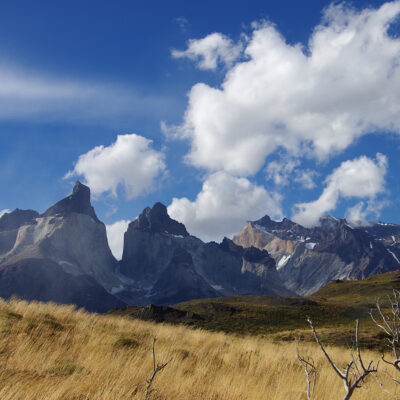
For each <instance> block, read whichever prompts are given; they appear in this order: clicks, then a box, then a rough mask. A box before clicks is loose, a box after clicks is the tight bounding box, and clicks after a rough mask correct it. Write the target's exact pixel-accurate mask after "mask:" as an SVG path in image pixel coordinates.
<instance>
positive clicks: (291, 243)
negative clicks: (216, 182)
mask: <svg viewBox="0 0 400 400" xmlns="http://www.w3.org/2000/svg"><path fill="white" fill-rule="evenodd" d="M233 241H234V242H235V243H236V244H238V245H241V246H243V247H248V246H254V247H257V248H259V249H265V250H267V251H268V252H269V254H270V255H271V256H272V257H273V258H274V259H275V261H276V265H277V270H278V273H279V276H280V277H281V279H282V281H283V282H285V285H286V286H287V287H288V288H289V289H291V290H293V291H295V292H296V293H297V294H300V295H309V294H312V293H314V292H316V291H317V290H319V289H320V288H322V287H323V286H325V285H326V284H327V283H329V282H330V281H332V280H334V279H363V278H366V277H368V276H371V275H376V274H380V273H384V272H388V271H393V270H396V269H399V267H400V261H399V260H400V226H399V225H394V224H385V223H379V222H378V223H368V224H367V225H366V226H354V225H351V224H349V223H348V222H347V221H346V220H345V219H337V218H334V217H330V216H326V217H323V218H321V220H320V225H319V226H317V227H314V228H306V227H303V226H301V225H299V224H296V223H295V222H293V221H290V220H288V219H286V218H285V219H283V220H282V221H281V222H276V221H273V220H271V219H270V218H269V216H267V215H266V216H264V217H263V218H261V219H259V220H257V221H248V222H246V223H245V225H244V227H243V228H242V230H241V231H240V232H239V234H237V235H236V236H235V237H234V238H233Z"/></svg>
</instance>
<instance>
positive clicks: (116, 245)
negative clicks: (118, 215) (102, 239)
mask: <svg viewBox="0 0 400 400" xmlns="http://www.w3.org/2000/svg"><path fill="white" fill-rule="evenodd" d="M129 222H130V221H126V220H121V221H116V222H114V223H113V224H111V225H106V229H107V238H108V245H109V246H110V249H111V251H112V253H113V254H114V257H115V258H116V259H118V260H120V259H121V258H122V252H123V249H124V233H125V232H126V230H127V229H128V225H129Z"/></svg>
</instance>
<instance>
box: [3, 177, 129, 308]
mask: <svg viewBox="0 0 400 400" xmlns="http://www.w3.org/2000/svg"><path fill="white" fill-rule="evenodd" d="M0 238H2V240H1V241H0V270H1V273H2V282H1V283H2V284H1V288H0V296H2V297H9V296H10V295H11V294H15V295H18V296H21V297H24V298H29V299H33V298H35V299H44V298H45V299H47V300H54V301H58V300H59V299H63V301H61V302H63V303H65V302H71V303H75V304H77V305H78V306H86V307H88V308H89V309H91V310H103V309H104V305H105V304H107V306H108V305H110V304H113V303H114V304H115V305H117V304H118V305H122V304H123V303H122V302H121V301H119V300H118V299H116V298H114V297H113V296H112V295H110V294H109V293H108V292H107V291H110V290H111V288H112V287H114V286H118V285H119V283H120V282H119V280H118V278H117V277H116V276H115V269H116V265H117V261H116V260H115V259H114V257H113V256H112V254H111V251H110V249H109V247H108V243H107V236H106V229H105V226H104V224H103V223H101V222H100V221H99V220H98V219H97V216H96V214H95V212H94V210H93V207H92V206H91V204H90V190H89V188H88V187H87V186H84V185H82V184H81V183H79V182H77V184H76V185H75V187H74V189H73V192H72V194H71V195H70V196H68V197H66V198H65V199H63V200H61V201H60V202H58V203H56V204H55V205H54V206H52V207H50V208H49V209H48V210H47V211H46V212H45V213H43V214H42V215H39V214H38V213H36V212H34V211H30V210H28V211H21V210H15V211H14V212H12V213H10V214H5V215H4V216H3V217H2V218H1V219H0ZM38 271H41V273H39V272H38ZM39 276H41V277H42V278H41V279H40V278H39ZM5 281H7V282H8V286H7V285H5V284H4V282H5ZM39 282H40V284H39ZM60 282H64V284H65V288H64V289H62V287H61V286H57V287H59V290H58V291H53V290H52V289H51V288H54V285H60ZM78 283H79V284H78ZM39 287H40V288H41V290H40V291H39V292H40V293H39V292H37V290H38V288H39ZM73 288H75V290H73ZM78 288H80V289H81V290H83V291H86V295H84V294H82V295H81V296H77V290H78ZM35 290H36V292H35ZM74 292H75V294H73V293H74ZM33 293H36V295H33ZM85 296H86V297H85ZM85 298H86V299H87V298H91V300H90V301H89V303H90V305H89V306H88V304H89V303H88V302H87V301H86V300H85ZM75 300H76V301H75ZM96 301H97V302H98V307H97V306H95V303H96Z"/></svg>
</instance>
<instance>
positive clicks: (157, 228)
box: [128, 203, 189, 237]
mask: <svg viewBox="0 0 400 400" xmlns="http://www.w3.org/2000/svg"><path fill="white" fill-rule="evenodd" d="M128 229H137V230H150V231H152V232H159V233H170V234H172V235H177V236H183V237H186V236H189V233H188V231H187V230H186V228H185V225H183V224H182V223H180V222H178V221H175V220H174V219H172V218H171V217H170V216H169V215H168V211H167V207H165V205H164V204H162V203H155V204H154V206H153V207H152V208H150V207H146V208H145V209H144V210H143V211H142V213H141V214H140V215H139V216H138V217H137V218H136V219H135V220H134V221H133V222H131V223H130V224H129V228H128Z"/></svg>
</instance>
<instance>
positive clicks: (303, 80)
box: [164, 1, 400, 176]
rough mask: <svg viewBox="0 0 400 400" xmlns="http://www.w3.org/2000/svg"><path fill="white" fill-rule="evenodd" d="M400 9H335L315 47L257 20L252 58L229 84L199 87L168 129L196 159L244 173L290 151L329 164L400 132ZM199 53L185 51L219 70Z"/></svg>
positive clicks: (231, 74) (234, 70) (398, 5)
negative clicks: (378, 134) (373, 137)
mask: <svg viewBox="0 0 400 400" xmlns="http://www.w3.org/2000/svg"><path fill="white" fill-rule="evenodd" d="M399 13H400V1H393V2H389V3H386V4H384V5H382V6H381V7H380V8H378V9H365V10H362V11H360V12H356V11H354V10H353V9H350V8H347V7H346V6H344V5H334V6H330V7H329V8H328V9H327V10H326V11H325V14H324V18H323V21H322V23H321V24H320V25H319V26H317V27H316V28H315V30H314V31H313V34H312V35H311V37H310V39H309V43H308V46H307V48H304V47H303V46H302V45H300V44H295V45H292V44H289V43H287V42H286V41H285V38H284V37H282V35H281V34H280V33H279V32H278V31H277V30H276V28H275V27H274V26H273V25H271V24H268V23H263V24H258V25H257V24H256V25H254V30H253V33H252V35H251V37H250V38H249V39H248V41H247V43H246V46H245V49H244V56H245V57H246V59H245V60H244V61H240V62H237V63H236V64H234V65H233V66H232V67H231V68H230V69H229V70H228V72H227V73H226V76H225V79H224V81H223V83H222V85H221V87H219V88H213V87H210V86H208V85H206V84H204V83H198V84H196V85H194V86H193V87H192V89H191V91H190V93H189V103H188V106H187V109H186V112H185V116H184V120H183V123H182V125H180V126H175V127H174V126H170V127H167V128H165V129H164V130H165V131H167V132H171V130H173V131H174V132H175V134H176V136H178V137H180V138H185V139H188V140H189V141H190V143H191V149H190V152H189V154H188V155H187V157H186V160H187V162H189V163H190V164H192V165H194V166H196V167H199V168H205V169H207V170H209V171H218V170H225V171H227V172H229V173H231V174H234V175H240V176H248V175H252V174H255V173H257V172H258V171H259V170H260V169H261V168H262V167H263V165H264V162H265V159H266V157H267V156H268V155H269V154H271V153H272V152H274V151H275V150H276V149H278V148H280V147H281V148H285V149H286V150H287V151H288V153H289V154H291V155H292V156H294V157H302V156H304V155H308V156H310V155H312V156H314V157H316V158H317V159H319V160H322V159H326V158H327V157H329V156H331V155H332V154H335V153H338V152H341V151H343V150H344V149H346V148H347V147H348V146H349V145H350V144H351V143H353V142H354V141H355V139H357V138H358V137H360V136H362V135H365V134H367V133H370V132H373V131H377V130H378V131H379V130H381V131H386V132H387V131H392V132H396V133H399V132H400V90H399V88H400V62H399V60H400V41H399V40H398V39H397V38H393V37H391V36H390V35H389V34H388V29H389V27H390V24H391V23H392V22H393V21H394V20H395V18H396V17H397V16H398V15H399ZM213 35H214V36H213V37H215V38H218V37H219V38H220V39H219V40H221V38H222V37H223V36H222V35H220V36H217V34H213ZM207 38H209V37H208V36H207V37H206V38H205V39H207ZM205 39H203V40H205ZM226 41H227V39H224V40H223V42H225V43H226ZM193 43H196V44H200V43H202V42H201V41H196V42H193ZM205 48H206V49H208V46H205ZM190 49H191V46H190V45H189V49H188V50H187V51H186V52H184V53H182V55H183V54H185V55H186V56H189V55H190V58H193V59H194V60H198V59H200V62H202V63H203V64H202V65H203V68H205V67H207V68H214V67H215V66H216V63H217V61H216V60H217V56H216V55H215V53H212V52H211V53H210V54H211V55H213V54H214V55H213V56H210V58H206V57H204V58H199V57H200V56H199V55H201V54H203V53H204V54H208V53H207V51H205V50H204V51H203V50H193V51H191V50H190ZM229 49H232V46H229V45H227V46H226V47H225V50H226V51H231V57H232V59H234V58H235V57H236V53H235V52H236V50H229ZM224 54H225V53H224ZM224 57H225V58H227V57H228V55H227V54H226V55H224Z"/></svg>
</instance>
